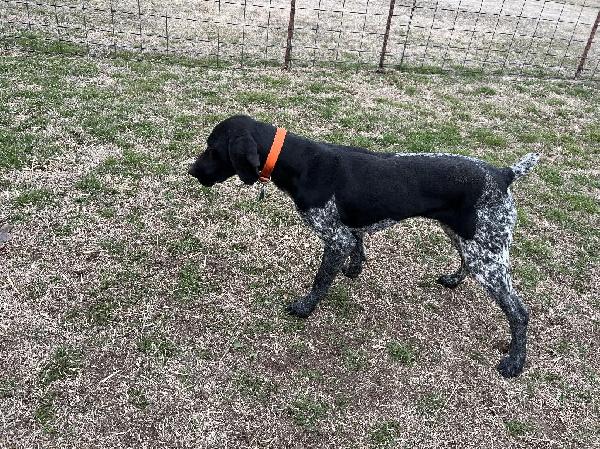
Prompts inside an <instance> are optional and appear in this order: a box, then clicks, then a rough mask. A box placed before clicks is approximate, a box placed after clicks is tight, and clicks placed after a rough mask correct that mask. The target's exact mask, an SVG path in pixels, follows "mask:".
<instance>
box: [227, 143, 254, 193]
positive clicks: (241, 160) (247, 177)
mask: <svg viewBox="0 0 600 449" xmlns="http://www.w3.org/2000/svg"><path fill="white" fill-rule="evenodd" d="M229 159H230V160H231V164H232V165H233V168H234V169H235V172H236V173H237V175H238V176H239V177H240V179H241V180H242V181H243V182H244V184H248V185H250V184H254V183H255V182H256V181H257V180H258V168H259V165H260V161H259V159H258V149H257V148H256V142H255V141H254V139H253V138H252V136H250V135H249V134H247V133H244V134H242V135H239V136H235V137H232V138H231V139H230V140H229Z"/></svg>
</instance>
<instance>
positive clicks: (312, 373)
mask: <svg viewBox="0 0 600 449" xmlns="http://www.w3.org/2000/svg"><path fill="white" fill-rule="evenodd" d="M29 41H31V42H29V43H28V44H27V45H37V44H36V43H35V42H34V41H33V40H32V39H29ZM38 44H39V45H42V44H41V43H38ZM46 44H47V45H48V48H46V49H45V51H46V53H44V54H39V53H27V52H23V51H21V50H19V49H18V48H15V47H14V46H12V45H10V46H9V50H7V51H6V54H5V55H3V57H2V58H1V59H0V86H2V88H0V146H1V150H0V204H1V206H0V227H2V225H4V224H10V225H12V226H13V227H12V229H11V231H10V233H11V239H10V240H9V241H8V242H5V243H0V258H1V260H2V262H1V264H2V270H3V271H2V273H3V275H2V276H0V304H2V313H0V327H1V328H2V329H3V330H6V332H5V333H6V335H7V338H8V340H7V345H9V346H6V347H7V348H10V350H7V351H5V352H4V353H3V357H2V358H0V373H2V374H1V376H0V401H1V402H2V410H3V413H4V415H5V416H8V417H12V418H10V419H8V420H6V421H5V423H4V424H3V425H4V427H3V428H2V432H3V433H2V438H3V440H2V441H3V443H4V442H5V444H6V445H8V446H10V447H34V446H43V447H58V446H61V447H62V446H69V447H70V446H73V447H77V446H81V445H84V446H96V447H106V448H112V447H120V446H123V445H132V444H134V445H135V444H137V445H142V446H143V445H148V444H154V443H156V444H159V445H160V444H163V445H170V446H177V445H182V444H183V445H185V444H187V442H193V443H190V444H193V445H197V446H207V447H213V446H214V447H217V446H219V447H220V446H225V445H230V446H233V445H235V446H239V447H286V446H289V444H294V445H297V446H298V447H357V448H367V447H380V448H384V447H410V446H411V445H412V446H415V445H416V446H419V447H433V446H436V445H439V442H440V441H453V442H454V443H455V444H456V445H458V446H461V447H462V446H465V447H467V446H471V447H485V446H486V445H489V441H494V442H495V444H496V445H497V446H498V447H509V446H515V445H523V446H527V445H528V446H531V447H534V446H535V447H537V446H538V445H543V444H544V442H547V441H553V442H555V443H556V444H555V445H556V446H557V447H562V446H565V447H567V446H576V447H582V448H587V447H590V448H591V447H595V446H597V445H598V443H599V442H600V429H599V428H598V426H597V422H599V421H600V415H599V414H600V404H599V396H598V394H597V391H598V388H599V379H600V372H599V371H598V366H600V364H599V361H598V356H597V350H596V349H597V341H596V340H597V338H595V336H596V334H597V332H596V331H597V327H598V319H597V317H596V315H597V311H598V310H600V305H599V302H598V299H597V295H596V294H595V291H596V290H597V288H596V284H597V282H596V277H597V275H596V273H597V271H598V263H599V260H598V250H597V248H598V247H600V235H599V234H598V222H599V215H600V210H599V206H598V196H597V190H598V181H597V170H598V167H597V155H598V147H599V145H598V144H599V132H598V130H599V129H600V123H599V122H598V117H599V116H600V111H599V109H598V108H599V105H600V94H599V92H600V90H599V89H597V87H595V86H590V85H586V84H580V83H572V82H567V81H556V80H540V79H537V80H534V81H531V80H527V79H523V80H515V79H509V78H494V77H486V78H485V79H484V78H483V77H482V76H480V74H475V73H473V74H467V73H459V74H454V75H453V74H451V73H438V72H439V70H435V69H434V68H427V67H424V68H423V69H422V70H404V71H392V70H390V71H389V72H388V73H386V74H374V73H370V72H368V71H366V70H362V69H361V71H359V72H358V73H356V72H353V71H351V70H350V71H347V72H340V71H334V70H330V69H326V68H322V69H319V68H315V69H312V70H304V69H296V70H294V71H292V72H282V71H280V70H279V69H276V68H274V69H272V68H266V69H260V70H258V69H244V70H239V69H237V68H236V69H230V68H220V69H216V68H207V67H201V66H200V64H199V62H198V61H193V60H180V59H177V58H162V59H161V58H148V59H146V58H144V57H142V58H140V59H136V58H132V57H130V56H128V55H126V54H124V55H121V56H118V57H112V58H101V57H98V58H90V57H85V56H81V55H79V53H78V51H77V49H73V48H70V47H68V46H66V45H65V46H64V50H65V51H61V50H60V48H61V47H60V46H59V45H58V44H56V45H49V44H50V43H48V42H47V43H45V45H46ZM559 111H560V112H559ZM233 113H248V114H250V115H253V116H256V117H263V118H264V119H268V120H269V121H273V122H274V123H276V124H277V125H280V126H285V127H287V128H288V129H289V130H290V131H292V132H295V133H298V134H300V135H303V136H306V137H308V138H311V139H316V140H326V141H331V142H337V143H340V144H346V145H353V144H354V145H360V146H363V147H367V148H370V149H372V150H375V151H391V152H431V151H448V152H455V153H461V154H465V155H470V156H474V157H478V158H481V159H483V160H486V161H488V162H491V163H496V164H502V165H507V164H511V163H514V161H516V160H518V159H519V157H521V156H522V155H523V154H525V153H526V152H529V151H538V152H540V153H542V159H541V161H540V164H539V165H538V166H537V167H536V169H535V170H534V172H533V173H531V174H530V175H528V176H527V177H526V178H524V179H522V180H520V181H518V183H516V184H514V185H513V186H512V187H511V189H512V191H513V195H514V197H515V201H516V203H517V206H518V209H519V216H518V218H519V220H518V224H517V229H516V233H515V239H514V244H513V246H512V249H511V257H512V268H513V274H514V285H515V286H516V288H517V290H518V292H519V294H520V295H522V297H523V298H524V300H525V302H526V303H527V304H528V306H529V308H530V311H531V321H530V341H529V346H528V349H529V351H530V352H529V354H530V356H529V361H528V363H527V365H526V368H525V372H524V374H523V376H522V377H520V378H517V379H514V380H510V381H507V380H504V379H502V378H500V377H499V376H498V375H497V373H496V371H495V370H494V367H495V365H496V364H497V362H498V360H499V358H500V357H501V354H499V352H498V349H497V348H498V347H501V346H503V345H499V344H498V342H500V343H504V346H505V344H506V343H507V342H508V338H509V330H508V325H507V323H506V320H505V319H504V317H503V314H502V312H501V311H500V310H499V309H498V307H497V306H496V305H495V304H494V303H493V301H490V300H489V298H488V296H487V295H486V293H485V291H484V290H483V289H482V288H480V287H479V286H478V285H477V284H476V282H474V281H472V280H468V281H466V282H465V283H464V284H462V285H461V286H460V287H458V288H457V289H455V290H446V289H443V288H441V287H440V286H439V285H437V284H436V283H435V279H436V278H437V276H438V275H440V274H442V273H447V272H450V271H452V270H454V269H456V267H457V266H458V263H459V261H458V258H457V256H456V254H455V251H454V250H453V249H452V248H451V246H450V243H449V242H448V241H447V239H446V238H445V237H444V235H443V233H442V232H441V231H440V230H439V228H438V227H437V226H436V225H435V224H434V223H431V222H429V221H427V220H424V219H415V220H407V221H405V222H403V223H402V224H399V225H398V226H396V227H394V228H391V229H388V230H386V231H383V232H381V233H378V234H376V235H373V236H370V237H368V238H366V240H365V242H366V246H367V255H368V261H367V263H366V265H365V269H364V271H363V273H362V274H361V275H360V276H359V278H358V279H357V280H352V281H351V280H347V279H342V278H339V279H336V281H335V284H334V287H333V288H332V289H331V290H330V292H329V295H328V297H327V298H326V299H325V300H324V301H323V302H322V304H320V306H319V307H318V308H317V310H316V312H315V314H314V315H313V316H311V318H310V319H308V320H306V321H301V320H297V319H292V318H290V317H288V316H287V315H286V314H285V312H284V305H285V304H286V303H288V302H290V301H292V300H294V299H296V298H298V297H300V296H301V295H303V294H305V293H306V291H307V290H308V289H309V288H310V285H311V281H312V277H313V275H314V272H315V271H316V270H317V268H318V265H319V257H320V252H321V248H320V245H319V241H318V239H317V238H316V237H315V236H314V235H313V234H311V233H310V232H309V231H308V230H307V229H306V227H305V226H304V225H303V224H302V222H301V220H300V219H299V217H298V216H297V214H296V213H295V210H294V207H293V204H292V203H291V201H290V200H289V199H288V198H287V197H286V196H285V195H284V194H283V193H281V192H278V191H276V189H275V188H274V187H273V186H272V185H269V186H267V190H266V193H267V195H266V197H265V199H264V200H263V201H260V202H257V201H256V198H257V195H258V188H256V186H254V187H250V188H248V187H244V186H242V185H241V183H240V182H239V181H238V180H236V179H232V180H230V181H227V182H225V183H223V184H221V185H218V186H215V187H213V188H210V189H208V188H203V187H201V186H200V185H198V184H197V183H195V182H193V180H192V179H189V178H188V176H187V175H186V167H187V164H188V163H189V160H190V158H192V157H193V156H194V155H196V154H198V153H199V152H200V151H202V150H203V148H204V146H205V141H206V138H207V136H208V134H209V133H210V130H211V129H212V128H213V127H214V126H215V125H216V124H217V123H218V122H219V121H220V120H222V119H223V118H225V117H227V116H228V115H230V114H233ZM595 314H596V315H595ZM524 398H526V400H524ZM508 411H510V414H509V412H508ZM157 435H158V436H157ZM159 440H160V443H159ZM292 441H293V443H290V442H292Z"/></svg>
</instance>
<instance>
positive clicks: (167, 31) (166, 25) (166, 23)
mask: <svg viewBox="0 0 600 449" xmlns="http://www.w3.org/2000/svg"><path fill="white" fill-rule="evenodd" d="M165 39H166V40H167V54H169V15H168V14H165Z"/></svg>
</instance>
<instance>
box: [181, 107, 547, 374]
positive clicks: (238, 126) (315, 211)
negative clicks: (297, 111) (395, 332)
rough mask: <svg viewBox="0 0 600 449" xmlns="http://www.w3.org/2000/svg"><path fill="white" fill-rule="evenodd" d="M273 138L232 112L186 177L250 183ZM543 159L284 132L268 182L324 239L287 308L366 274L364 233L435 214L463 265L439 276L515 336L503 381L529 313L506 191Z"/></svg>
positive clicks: (521, 344) (302, 311)
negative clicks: (466, 284) (302, 292)
mask: <svg viewBox="0 0 600 449" xmlns="http://www.w3.org/2000/svg"><path fill="white" fill-rule="evenodd" d="M274 135H275V127H273V126H271V125H268V124H265V123H261V122H258V121H255V120H253V119H252V118H250V117H246V116H234V117H231V118H229V119H227V120H225V121H223V122H221V123H219V124H218V125H217V126H216V127H215V129H214V130H213V131H212V133H211V135H210V136H209V138H208V142H207V145H208V146H207V149H206V151H205V152H203V153H202V154H201V155H200V156H198V158H197V159H196V161H195V162H194V164H192V166H191V167H190V170H189V173H190V174H191V175H192V176H194V177H196V178H197V179H198V181H200V183H201V184H203V185H204V186H207V187H210V186H212V185H214V184H215V183H218V182H222V181H225V180H226V179H228V178H230V177H231V176H233V175H236V174H237V175H238V176H239V177H240V179H241V180H242V181H243V182H244V183H246V184H253V183H255V182H256V181H257V180H258V178H259V170H260V169H261V167H262V166H263V165H264V163H265V160H266V158H267V154H268V153H269V149H270V147H271V144H272V142H273V138H274ZM538 157H539V156H538V155H537V154H534V153H530V154H528V155H526V156H525V157H524V158H523V159H522V160H521V161H520V162H518V163H517V164H515V165H514V166H512V167H506V168H497V167H494V166H492V165H489V164H487V163H485V162H483V161H481V160H478V159H474V158H469V157H464V156H458V155H451V154H440V153H425V154H406V153H383V154H382V153H374V152H371V151H368V150H365V149H362V148H354V147H345V146H340V145H331V144H327V143H323V142H313V141H311V140H308V139H304V138H302V137H300V136H296V135H294V134H288V135H287V137H286V139H285V143H284V145H283V150H282V152H281V155H280V157H279V160H278V161H277V163H276V165H275V168H274V170H273V173H272V180H273V182H274V183H275V185H276V186H277V187H278V188H280V189H281V190H283V191H284V192H286V193H287V194H288V195H289V196H290V197H291V198H292V200H293V201H294V203H295V205H296V208H297V210H298V212H299V213H300V215H301V216H302V218H303V220H304V221H305V222H306V223H307V224H308V225H309V226H311V227H312V228H313V229H314V230H315V231H316V233H317V234H318V235H319V237H320V238H321V239H322V240H323V242H324V244H325V250H324V253H323V259H322V262H321V266H320V267H319V270H318V272H317V275H316V277H315V280H314V283H313V286H312V289H311V291H310V292H309V293H308V294H307V295H306V296H305V297H303V298H301V299H299V300H297V301H295V302H293V303H292V304H290V305H289V306H288V311H289V313H291V314H293V315H297V316H300V317H307V316H309V315H310V314H311V313H312V311H313V310H314V309H315V307H316V305H317V304H318V302H319V301H320V300H321V299H322V298H323V297H324V296H325V294H326V293H327V290H328V289H329V287H330V285H331V283H332V282H333V279H334V278H335V276H336V275H337V274H338V272H340V271H342V273H344V274H345V275H346V276H348V277H351V278H354V277H356V276H358V275H359V274H360V272H361V270H362V265H363V262H364V260H365V254H364V248H363V243H362V242H363V235H364V233H365V232H367V233H372V232H375V231H378V230H381V229H384V228H386V227H388V226H391V225H393V224H394V223H396V222H398V221H400V220H403V219H405V218H409V217H415V216H421V217H427V218H431V219H434V220H437V221H438V222H439V223H440V224H441V225H442V228H443V229H444V231H445V232H446V233H447V234H448V236H449V237H450V240H451V241H452V243H453V245H454V247H455V248H456V249H457V250H458V252H459V254H460V256H461V262H462V263H461V266H460V268H459V270H458V271H457V272H456V273H452V274H448V275H444V276H441V277H440V278H439V279H438V282H439V283H441V284H442V285H444V286H446V287H451V288H453V287H456V286H457V285H458V284H460V283H461V282H462V281H463V280H464V278H465V277H466V276H467V274H471V275H473V276H474V277H475V279H477V280H478V281H479V282H480V283H481V284H482V285H483V286H484V287H485V288H486V289H487V290H488V292H489V293H490V294H491V296H492V297H493V298H494V300H495V301H496V302H497V303H498V304H499V306H500V307H501V308H502V310H503V311H504V313H505V315H506V317H507V318H508V322H509V324H510V330H511V334H512V340H511V344H510V350H509V354H508V356H507V357H505V358H504V359H503V360H502V361H501V362H500V364H499V365H498V370H499V371H500V373H501V374H502V375H503V376H504V377H514V376H517V375H519V374H520V373H521V371H522V370H523V365H524V363H525V354H526V333H527V323H528V319H529V313H528V311H527V308H526V306H525V305H524V304H523V303H522V302H521V299H520V298H519V296H518V295H517V294H516V292H515V291H514V289H513V287H512V281H511V277H510V271H509V255H508V248H509V245H510V243H511V240H512V229H513V227H514V224H515V221H516V209H515V205H514V201H513V198H512V195H511V193H510V190H509V189H508V187H509V185H510V184H511V183H512V182H513V181H514V180H515V179H518V178H520V177H521V176H523V175H524V174H526V173H527V172H528V171H530V170H531V169H532V168H533V166H534V165H535V164H536V163H537V160H538Z"/></svg>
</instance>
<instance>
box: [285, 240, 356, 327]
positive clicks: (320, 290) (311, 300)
mask: <svg viewBox="0 0 600 449" xmlns="http://www.w3.org/2000/svg"><path fill="white" fill-rule="evenodd" d="M350 235H351V234H350ZM354 245H355V242H354V241H353V239H352V240H351V239H350V238H347V239H346V241H345V242H343V243H340V242H339V241H337V242H335V243H332V242H327V241H325V250H324V251H323V259H322V260H321V266H320V267H319V271H317V275H316V276H315V280H314V281H313V285H312V289H311V290H310V293H308V295H306V296H304V297H303V298H300V299H298V300H296V301H294V302H293V303H291V304H290V305H288V306H287V311H288V313H289V314H290V315H295V316H299V317H301V318H306V317H308V316H309V315H310V314H311V313H312V311H313V310H315V307H316V306H317V304H318V303H319V301H320V300H321V299H323V297H324V296H325V295H326V294H327V291H328V290H329V287H330V286H331V283H332V282H333V280H334V279H335V276H336V275H337V274H338V273H339V271H340V270H341V269H342V266H343V264H344V261H345V260H346V258H347V257H348V255H349V254H350V252H351V251H352V248H354Z"/></svg>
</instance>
